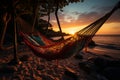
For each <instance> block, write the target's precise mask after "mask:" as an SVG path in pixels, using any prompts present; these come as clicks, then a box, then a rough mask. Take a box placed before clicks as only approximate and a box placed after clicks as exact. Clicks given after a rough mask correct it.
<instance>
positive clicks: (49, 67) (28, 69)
mask: <svg viewBox="0 0 120 80" xmlns="http://www.w3.org/2000/svg"><path fill="white" fill-rule="evenodd" d="M18 56H19V59H20V60H21V61H22V63H21V64H19V65H15V66H12V69H13V72H10V73H9V70H8V72H7V73H6V72H4V70H2V71H3V72H1V73H0V80H100V79H102V80H108V79H107V78H106V77H105V76H103V75H101V74H99V73H98V72H97V71H96V69H94V68H96V67H95V66H94V60H95V59H96V58H101V59H107V60H114V59H113V58H112V57H110V56H104V55H99V54H98V55H96V54H95V52H91V50H90V49H88V52H87V53H84V52H80V53H79V55H78V56H77V57H75V56H72V57H70V58H68V59H63V60H59V65H58V66H57V65H56V61H55V60H53V61H47V60H45V59H42V58H40V57H37V56H35V55H33V53H32V52H31V51H30V50H29V49H26V51H21V52H19V53H18ZM12 58H13V57H12V54H10V55H9V54H8V55H7V56H2V57H1V58H0V63H1V65H0V66H3V65H2V63H6V62H9V61H10V59H12ZM92 68H93V69H92ZM1 69H2V67H0V70H1ZM3 69H4V68H3Z"/></svg>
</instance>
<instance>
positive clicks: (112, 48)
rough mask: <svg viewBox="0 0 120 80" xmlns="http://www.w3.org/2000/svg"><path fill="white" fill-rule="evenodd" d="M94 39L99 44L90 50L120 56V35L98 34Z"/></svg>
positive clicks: (115, 56)
mask: <svg viewBox="0 0 120 80" xmlns="http://www.w3.org/2000/svg"><path fill="white" fill-rule="evenodd" d="M93 40H94V41H95V43H96V44H97V46H96V47H94V48H92V49H91V50H90V51H92V52H95V53H96V54H105V55H109V56H111V57H114V58H120V35H97V36H94V37H93Z"/></svg>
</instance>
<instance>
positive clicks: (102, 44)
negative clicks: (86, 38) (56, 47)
mask: <svg viewBox="0 0 120 80" xmlns="http://www.w3.org/2000/svg"><path fill="white" fill-rule="evenodd" d="M68 37H69V36H65V37H64V38H65V39H66V38H68ZM59 38H60V37H54V38H53V39H59ZM93 41H95V43H96V44H97V46H95V47H93V48H88V51H90V52H92V53H94V54H98V55H109V56H111V57H114V58H119V59H120V35H96V36H94V37H93Z"/></svg>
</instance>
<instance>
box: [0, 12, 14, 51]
mask: <svg viewBox="0 0 120 80" xmlns="http://www.w3.org/2000/svg"><path fill="white" fill-rule="evenodd" d="M7 17H9V18H8V19H7ZM10 20H11V15H9V14H8V13H7V12H6V13H5V15H4V16H3V21H4V29H3V32H2V35H1V40H0V49H2V50H9V49H11V48H13V45H11V46H8V47H4V46H3V43H4V38H5V33H6V29H7V26H8V22H9V21H10Z"/></svg>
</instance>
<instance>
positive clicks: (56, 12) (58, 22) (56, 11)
mask: <svg viewBox="0 0 120 80" xmlns="http://www.w3.org/2000/svg"><path fill="white" fill-rule="evenodd" d="M55 16H56V19H57V24H58V27H59V30H60V33H61V38H62V39H63V40H64V37H63V34H62V29H61V26H60V21H59V18H58V4H57V7H56V10H55Z"/></svg>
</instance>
